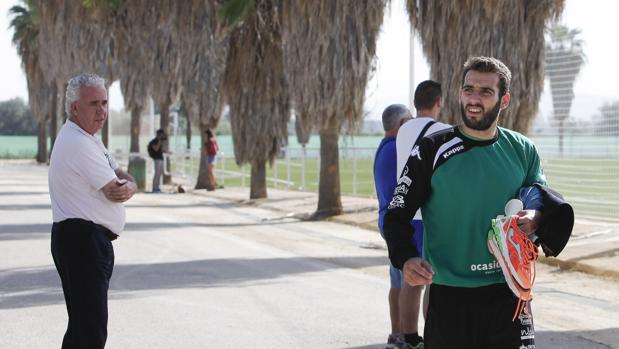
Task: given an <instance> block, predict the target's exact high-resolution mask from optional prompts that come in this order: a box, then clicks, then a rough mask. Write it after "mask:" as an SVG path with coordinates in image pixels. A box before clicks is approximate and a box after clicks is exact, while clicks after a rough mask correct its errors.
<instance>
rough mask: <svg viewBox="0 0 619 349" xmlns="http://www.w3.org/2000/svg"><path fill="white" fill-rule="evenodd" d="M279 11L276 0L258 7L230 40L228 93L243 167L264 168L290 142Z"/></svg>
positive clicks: (238, 158)
mask: <svg viewBox="0 0 619 349" xmlns="http://www.w3.org/2000/svg"><path fill="white" fill-rule="evenodd" d="M280 11H281V7H280V2H279V1H277V0H260V1H256V4H255V10H254V11H253V13H251V14H250V15H249V16H248V17H247V18H246V19H245V20H244V21H243V23H242V24H241V25H240V26H239V27H238V28H236V29H235V30H234V32H233V33H232V37H231V39H230V50H229V52H228V61H227V67H226V74H225V81H224V89H225V94H226V100H227V101H228V103H229V105H230V122H231V124H232V137H233V142H234V155H235V159H236V162H237V163H238V164H239V165H240V164H244V163H250V164H252V166H254V165H262V166H264V163H265V162H266V161H269V162H272V161H273V159H274V158H275V156H276V155H277V154H278V153H279V150H280V149H281V147H282V146H283V145H285V144H286V142H287V138H288V137H287V136H288V131H287V123H288V119H289V116H290V107H289V102H288V100H289V98H288V88H287V85H286V77H285V75H284V66H283V52H282V38H281V26H280V16H281V13H280Z"/></svg>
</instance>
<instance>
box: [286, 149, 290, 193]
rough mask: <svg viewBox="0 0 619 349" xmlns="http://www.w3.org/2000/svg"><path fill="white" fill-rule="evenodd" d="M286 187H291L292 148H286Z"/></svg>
mask: <svg viewBox="0 0 619 349" xmlns="http://www.w3.org/2000/svg"><path fill="white" fill-rule="evenodd" d="M286 172H287V175H286V182H287V184H286V189H290V149H286Z"/></svg>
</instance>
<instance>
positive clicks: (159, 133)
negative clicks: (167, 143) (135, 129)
mask: <svg viewBox="0 0 619 349" xmlns="http://www.w3.org/2000/svg"><path fill="white" fill-rule="evenodd" d="M157 134H158V135H162V134H165V131H163V129H162V128H160V129H158V130H157Z"/></svg>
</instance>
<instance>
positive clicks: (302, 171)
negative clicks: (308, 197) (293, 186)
mask: <svg viewBox="0 0 619 349" xmlns="http://www.w3.org/2000/svg"><path fill="white" fill-rule="evenodd" d="M305 158H306V149H305V145H303V152H302V153H301V190H305Z"/></svg>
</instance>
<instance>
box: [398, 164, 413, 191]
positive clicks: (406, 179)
mask: <svg viewBox="0 0 619 349" xmlns="http://www.w3.org/2000/svg"><path fill="white" fill-rule="evenodd" d="M407 174H408V165H407V166H404V170H402V177H400V178H399V179H398V184H402V183H404V184H406V185H407V186H409V187H410V185H411V183H412V182H413V181H411V179H410V178H409V177H408V176H407Z"/></svg>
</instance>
